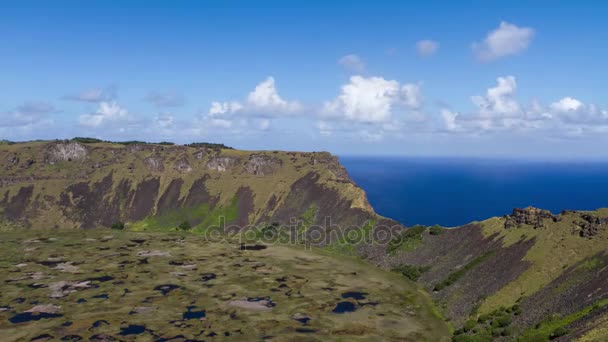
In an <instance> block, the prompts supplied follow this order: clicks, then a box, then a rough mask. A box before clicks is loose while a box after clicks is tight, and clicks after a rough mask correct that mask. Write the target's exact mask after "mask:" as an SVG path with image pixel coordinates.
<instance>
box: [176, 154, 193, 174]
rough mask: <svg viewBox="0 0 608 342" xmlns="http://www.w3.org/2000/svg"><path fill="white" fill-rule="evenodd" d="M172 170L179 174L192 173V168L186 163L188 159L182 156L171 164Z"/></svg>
mask: <svg viewBox="0 0 608 342" xmlns="http://www.w3.org/2000/svg"><path fill="white" fill-rule="evenodd" d="M173 169H175V170H177V171H179V172H181V173H188V172H190V171H192V166H190V162H188V158H186V156H182V157H181V158H179V159H178V160H177V161H175V163H174V164H173Z"/></svg>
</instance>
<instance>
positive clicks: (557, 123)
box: [440, 76, 608, 136]
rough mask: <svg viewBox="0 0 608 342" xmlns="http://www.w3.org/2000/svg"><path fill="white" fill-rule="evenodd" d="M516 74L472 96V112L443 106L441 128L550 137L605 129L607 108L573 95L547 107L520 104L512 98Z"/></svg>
mask: <svg viewBox="0 0 608 342" xmlns="http://www.w3.org/2000/svg"><path fill="white" fill-rule="evenodd" d="M516 89H517V83H516V80H515V77H513V76H504V77H499V78H498V79H497V84H496V86H495V87H491V88H489V89H488V90H487V91H486V94H485V95H483V96H482V95H477V96H472V97H471V101H472V103H473V104H474V105H475V107H476V108H477V110H476V111H475V112H472V113H470V114H468V115H461V114H460V113H458V112H455V111H452V110H448V109H442V110H441V112H440V119H441V123H442V128H443V129H444V130H446V131H450V132H469V133H470V132H477V133H481V132H491V131H504V130H510V131H523V130H525V131H544V132H545V133H547V134H549V135H551V136H559V135H560V134H562V135H564V136H573V135H577V134H578V135H580V134H583V133H585V132H603V131H606V130H608V111H607V110H602V109H600V108H599V107H598V106H597V105H594V104H585V103H583V102H582V101H580V100H578V99H575V98H573V97H569V96H567V97H563V98H561V99H559V100H557V101H555V102H552V103H551V104H549V105H548V106H544V105H542V104H541V103H540V102H538V101H536V100H535V101H533V102H532V103H531V104H529V105H523V104H521V103H520V102H518V101H517V99H516V97H515V93H516Z"/></svg>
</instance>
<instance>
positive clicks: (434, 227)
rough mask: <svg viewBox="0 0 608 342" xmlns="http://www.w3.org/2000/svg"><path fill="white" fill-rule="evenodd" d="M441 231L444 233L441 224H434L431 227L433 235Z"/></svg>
mask: <svg viewBox="0 0 608 342" xmlns="http://www.w3.org/2000/svg"><path fill="white" fill-rule="evenodd" d="M441 233H443V227H442V226H440V225H434V226H432V227H431V228H429V234H431V235H439V234H441Z"/></svg>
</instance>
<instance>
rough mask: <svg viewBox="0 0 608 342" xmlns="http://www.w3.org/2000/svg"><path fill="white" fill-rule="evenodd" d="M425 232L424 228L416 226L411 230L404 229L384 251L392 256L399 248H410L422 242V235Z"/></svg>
mask: <svg viewBox="0 0 608 342" xmlns="http://www.w3.org/2000/svg"><path fill="white" fill-rule="evenodd" d="M425 230H426V227H425V226H421V225H416V226H413V227H411V228H406V229H404V230H403V231H402V232H401V233H399V234H398V235H397V236H396V237H395V238H393V239H392V240H391V241H390V242H389V243H388V247H387V248H386V251H387V252H388V253H389V254H394V253H395V252H396V251H397V250H399V249H400V248H401V247H403V246H404V245H405V246H411V245H413V244H415V243H417V242H419V241H421V240H422V233H424V231H425Z"/></svg>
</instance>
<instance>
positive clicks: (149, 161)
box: [144, 157, 165, 172]
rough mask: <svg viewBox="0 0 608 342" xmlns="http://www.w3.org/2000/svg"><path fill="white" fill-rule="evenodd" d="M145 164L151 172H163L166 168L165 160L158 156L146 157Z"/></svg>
mask: <svg viewBox="0 0 608 342" xmlns="http://www.w3.org/2000/svg"><path fill="white" fill-rule="evenodd" d="M144 165H146V167H147V168H148V170H150V171H151V172H163V171H164V170H165V166H164V165H163V160H162V159H161V158H158V157H147V158H145V159H144Z"/></svg>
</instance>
